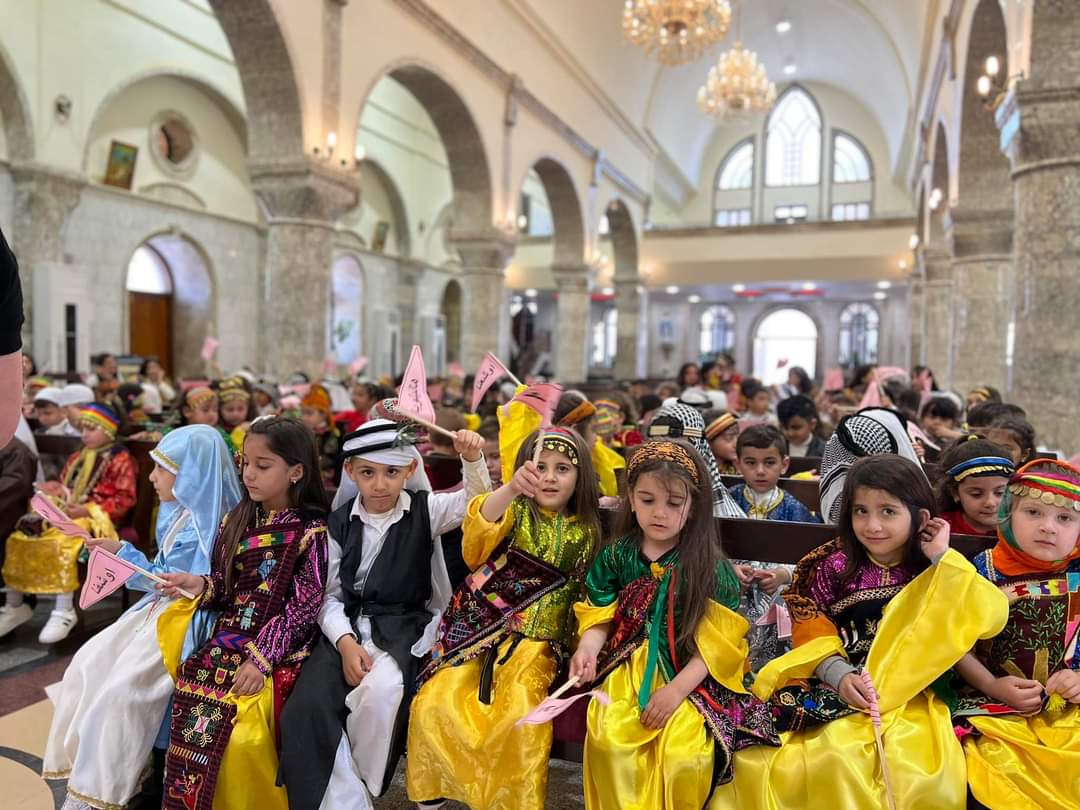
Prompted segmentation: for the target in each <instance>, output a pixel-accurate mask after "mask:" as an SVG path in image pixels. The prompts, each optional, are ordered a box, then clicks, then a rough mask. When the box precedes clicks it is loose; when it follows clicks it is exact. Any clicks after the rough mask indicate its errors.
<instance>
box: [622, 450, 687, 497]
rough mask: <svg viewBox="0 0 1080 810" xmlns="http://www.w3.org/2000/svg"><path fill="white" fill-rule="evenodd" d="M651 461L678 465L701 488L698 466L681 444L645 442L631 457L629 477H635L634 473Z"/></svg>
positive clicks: (628, 466)
mask: <svg viewBox="0 0 1080 810" xmlns="http://www.w3.org/2000/svg"><path fill="white" fill-rule="evenodd" d="M649 461H667V462H670V463H672V464H678V465H679V466H680V467H682V468H683V469H684V470H686V471H687V473H689V474H690V480H692V481H693V482H694V485H695V486H701V476H700V475H699V473H698V466H697V464H695V463H694V459H693V458H692V457H691V455H690V453H689V452H688V451H687V450H686V448H685V447H683V446H682V445H681V444H676V443H675V442H671V441H664V440H659V441H649V442H645V444H643V445H641V446H640V447H639V448H638V449H637V450H636V451H635V452H634V455H633V456H632V457H631V459H630V463H629V464H628V465H627V468H626V474H627V476H628V477H633V475H634V471H635V470H637V469H638V468H639V467H641V465H642V464H645V463H646V462H649Z"/></svg>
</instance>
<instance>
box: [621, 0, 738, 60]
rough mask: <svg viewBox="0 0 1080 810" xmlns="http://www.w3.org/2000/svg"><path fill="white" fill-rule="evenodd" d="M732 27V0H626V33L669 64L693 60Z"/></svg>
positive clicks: (624, 25)
mask: <svg viewBox="0 0 1080 810" xmlns="http://www.w3.org/2000/svg"><path fill="white" fill-rule="evenodd" d="M730 27H731V3H730V2H729V0H626V4H625V5H624V6H623V19H622V28H623V34H624V35H625V36H626V38H627V39H628V40H630V42H632V43H633V44H634V45H637V46H638V47H640V48H642V49H643V50H644V51H645V53H647V54H648V55H649V56H655V57H656V59H657V60H659V61H660V62H662V63H663V64H665V65H680V64H682V63H683V62H691V61H693V60H695V59H697V58H698V57H700V56H701V54H702V53H703V52H704V50H705V49H706V48H708V47H709V46H711V45H715V44H716V43H717V42H719V41H720V40H722V39H723V38H724V36H725V35H726V34H727V32H728V29H729V28H730Z"/></svg>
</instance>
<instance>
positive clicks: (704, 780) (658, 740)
mask: <svg viewBox="0 0 1080 810" xmlns="http://www.w3.org/2000/svg"><path fill="white" fill-rule="evenodd" d="M648 646H649V643H648V641H646V642H645V643H644V644H642V645H641V646H640V647H638V648H637V649H636V650H634V652H633V653H632V654H631V656H630V658H629V659H628V660H626V661H624V662H623V663H622V664H620V665H619V667H618V668H617V669H615V670H614V671H613V672H612V673H611V674H610V675H608V677H607V678H606V679H605V680H604V683H603V685H602V686H601V687H600V688H601V690H603V691H604V692H606V693H607V695H608V697H610V698H611V704H610V705H608V706H604V705H602V704H601V703H600V702H599V701H597V700H594V701H592V702H590V703H589V717H588V734H587V735H586V737H585V773H584V783H585V807H587V808H589V810H700V809H701V808H702V807H703V806H704V805H705V802H706V800H707V799H708V798H709V792H710V790H711V789H712V772H713V756H714V754H713V739H712V737H711V736H710V735H709V733H708V731H706V729H705V720H704V719H703V718H702V716H701V715H700V714H699V713H698V711H697V709H695V708H694V706H693V704H691V703H690V701H689V700H684V701H683V702H682V703H680V704H679V706H678V708H677V709H675V713H674V714H673V715H671V717H670V718H668V721H667V723H665V724H664V726H663V728H659V729H651V728H645V726H643V725H641V712H640V710H639V708H638V684H640V683H641V682H642V680H643V678H644V674H645V660H646V657H647V656H648ZM663 685H664V680H663V677H662V676H661V675H660V673H659V671H658V672H657V680H656V683H655V686H654V691H655V690H657V689H659V688H660V687H661V686H663Z"/></svg>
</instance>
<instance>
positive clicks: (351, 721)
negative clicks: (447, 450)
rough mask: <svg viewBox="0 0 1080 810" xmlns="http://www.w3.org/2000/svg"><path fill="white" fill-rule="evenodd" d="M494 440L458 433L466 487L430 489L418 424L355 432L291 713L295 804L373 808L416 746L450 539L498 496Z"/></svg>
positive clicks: (290, 781) (286, 719) (289, 758)
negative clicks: (425, 661) (469, 510)
mask: <svg viewBox="0 0 1080 810" xmlns="http://www.w3.org/2000/svg"><path fill="white" fill-rule="evenodd" d="M483 443H484V442H483V439H482V438H481V437H480V436H479V435H478V434H476V433H471V432H469V431H465V430H462V431H459V432H458V433H456V434H455V438H454V440H453V446H454V449H455V450H457V452H458V454H459V456H460V457H461V466H462V475H463V476H464V480H465V486H464V488H462V489H459V490H458V491H456V492H446V493H438V494H432V493H431V486H430V484H429V483H428V480H427V476H426V475H425V474H424V465H423V461H422V460H421V458H420V454H419V453H418V452H417V450H416V447H415V435H414V434H413V432H412V428H411V426H408V425H403V424H401V423H398V422H392V421H389V420H386V419H374V420H370V421H368V422H366V423H365V424H364V425H362V426H361V427H360V428H359V429H357V430H356V431H354V432H353V433H350V434H348V435H347V436H346V437H345V442H344V445H343V455H344V458H345V461H344V470H343V472H344V475H343V476H342V488H341V490H339V494H341V493H345V494H346V495H347V494H353V495H354V497H350V498H347V499H346V498H338V499H336V502H341V503H342V506H340V507H338V508H337V509H335V511H334V512H333V513H332V514H331V515H330V521H329V529H330V564H329V568H328V576H327V588H326V601H325V604H324V605H323V609H322V612H321V613H320V616H319V624H320V626H321V627H322V631H323V632H322V637H321V638H320V639H319V643H318V645H317V646H316V648H315V651H314V653H313V654H312V656H311V659H310V660H309V661H308V662H307V663H306V664H305V665H304V669H303V672H302V673H301V675H300V680H299V682H298V683H297V687H296V690H295V692H294V693H293V696H292V698H291V700H290V702H289V704H288V707H287V708H286V710H285V712H284V714H283V715H282V732H283V733H282V745H283V749H282V762H281V774H282V777H283V780H284V782H285V787H286V788H287V789H288V792H289V806H290V808H292V810H303V808H310V809H311V810H316V808H319V807H327V808H346V807H348V808H370V807H371V802H370V800H369V798H368V794H369V792H370V793H371V794H372V795H374V796H379V795H381V794H382V793H383V791H385V790H386V787H387V785H388V784H389V782H390V779H391V778H392V777H393V775H394V769H395V767H396V766H397V761H398V757H399V756H400V755H401V753H402V750H403V749H404V746H405V734H406V731H407V728H408V716H409V704H410V701H411V699H412V696H413V692H414V691H415V683H416V673H417V671H418V670H419V668H420V664H421V659H422V657H423V656H424V655H426V654H427V652H428V650H430V649H431V645H432V644H433V643H434V642H435V638H436V633H437V632H438V628H439V619H440V617H441V616H442V611H443V610H444V609H445V608H446V604H447V602H448V601H449V600H450V594H451V587H450V580H449V578H448V577H447V571H446V562H445V560H444V558H443V550H442V543H441V542H440V540H439V536H440V535H441V534H443V533H444V532H447V531H449V530H451V529H454V528H457V527H458V526H460V525H461V521H462V518H464V516H465V507H466V506H467V504H468V502H469V499H470V498H471V497H473V496H475V495H479V494H481V493H483V492H487V491H488V489H489V488H490V479H489V478H488V475H487V467H486V465H485V463H484V459H483V456H482V453H481V448H482V447H483Z"/></svg>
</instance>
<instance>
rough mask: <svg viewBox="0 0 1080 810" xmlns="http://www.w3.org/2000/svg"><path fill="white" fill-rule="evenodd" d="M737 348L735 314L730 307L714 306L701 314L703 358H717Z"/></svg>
mask: <svg viewBox="0 0 1080 810" xmlns="http://www.w3.org/2000/svg"><path fill="white" fill-rule="evenodd" d="M734 347H735V313H734V312H732V311H731V308H730V307H725V306H722V305H717V306H712V307H709V308H708V309H707V310H705V311H704V312H703V313H701V356H702V357H715V356H716V355H717V354H719V353H720V352H729V351H731V350H732V349H733V348H734Z"/></svg>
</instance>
